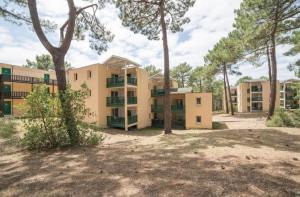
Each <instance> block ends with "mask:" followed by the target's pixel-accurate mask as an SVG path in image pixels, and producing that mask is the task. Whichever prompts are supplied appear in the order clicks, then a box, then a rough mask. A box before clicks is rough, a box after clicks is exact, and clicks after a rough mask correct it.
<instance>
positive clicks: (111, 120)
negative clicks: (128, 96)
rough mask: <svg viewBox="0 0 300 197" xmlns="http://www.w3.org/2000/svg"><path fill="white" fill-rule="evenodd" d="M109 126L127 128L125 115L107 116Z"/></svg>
mask: <svg viewBox="0 0 300 197" xmlns="http://www.w3.org/2000/svg"><path fill="white" fill-rule="evenodd" d="M107 126H109V127H118V128H125V118H124V117H114V116H107Z"/></svg>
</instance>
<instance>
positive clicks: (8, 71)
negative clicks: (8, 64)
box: [2, 68, 11, 75]
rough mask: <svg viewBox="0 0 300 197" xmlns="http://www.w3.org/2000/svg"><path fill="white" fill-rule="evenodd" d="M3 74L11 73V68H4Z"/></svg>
mask: <svg viewBox="0 0 300 197" xmlns="http://www.w3.org/2000/svg"><path fill="white" fill-rule="evenodd" d="M2 75H11V69H10V68H2Z"/></svg>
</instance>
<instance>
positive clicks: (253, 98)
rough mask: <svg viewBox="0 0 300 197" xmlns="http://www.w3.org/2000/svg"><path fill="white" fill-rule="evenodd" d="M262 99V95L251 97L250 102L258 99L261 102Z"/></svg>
mask: <svg viewBox="0 0 300 197" xmlns="http://www.w3.org/2000/svg"><path fill="white" fill-rule="evenodd" d="M262 100H263V98H262V97H252V102H253V101H254V102H255V101H258V102H261V101H262Z"/></svg>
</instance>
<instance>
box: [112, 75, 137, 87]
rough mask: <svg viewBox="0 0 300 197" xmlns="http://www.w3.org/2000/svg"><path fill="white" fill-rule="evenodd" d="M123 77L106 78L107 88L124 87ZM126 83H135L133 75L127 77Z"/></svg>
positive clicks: (134, 84)
mask: <svg viewBox="0 0 300 197" xmlns="http://www.w3.org/2000/svg"><path fill="white" fill-rule="evenodd" d="M124 81H125V80H124V77H113V78H107V79H106V87H107V88H116V87H124ZM127 84H128V85H133V86H136V85H137V79H136V78H133V77H127Z"/></svg>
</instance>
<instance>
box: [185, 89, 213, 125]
mask: <svg viewBox="0 0 300 197" xmlns="http://www.w3.org/2000/svg"><path fill="white" fill-rule="evenodd" d="M198 97H200V98H201V104H200V105H197V103H196V98H198ZM185 106H186V107H185V121H186V129H194V128H199V129H200V128H205V129H211V128H212V94H211V93H187V94H185ZM196 116H201V119H202V122H201V123H200V124H197V123H196Z"/></svg>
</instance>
